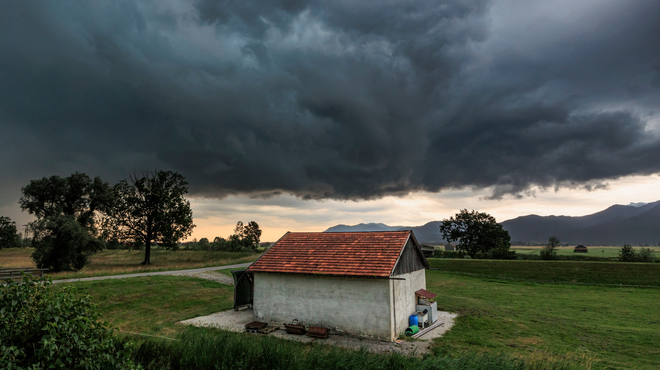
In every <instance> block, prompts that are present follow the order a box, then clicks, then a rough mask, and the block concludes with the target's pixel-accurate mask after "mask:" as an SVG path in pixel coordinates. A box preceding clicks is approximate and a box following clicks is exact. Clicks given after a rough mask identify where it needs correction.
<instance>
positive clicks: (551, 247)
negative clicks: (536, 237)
mask: <svg viewBox="0 0 660 370" xmlns="http://www.w3.org/2000/svg"><path fill="white" fill-rule="evenodd" d="M559 245H560V242H559V239H557V237H555V236H551V237H550V239H548V243H547V244H546V245H545V246H543V248H541V250H540V251H539V255H540V256H541V259H543V260H553V259H555V258H556V257H557V247H559Z"/></svg>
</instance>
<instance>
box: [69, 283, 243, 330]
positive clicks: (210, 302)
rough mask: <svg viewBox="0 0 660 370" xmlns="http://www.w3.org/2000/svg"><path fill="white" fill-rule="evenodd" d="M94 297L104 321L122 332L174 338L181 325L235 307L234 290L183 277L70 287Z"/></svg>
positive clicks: (226, 286)
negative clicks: (192, 319)
mask: <svg viewBox="0 0 660 370" xmlns="http://www.w3.org/2000/svg"><path fill="white" fill-rule="evenodd" d="M70 285H72V286H75V287H76V288H78V289H80V290H81V291H83V292H86V293H89V294H91V295H92V297H93V299H94V302H96V303H97V304H98V305H99V310H100V312H101V314H102V315H103V320H105V321H108V322H110V323H112V324H113V325H115V326H117V327H118V328H119V330H120V332H124V333H129V332H130V333H143V334H150V335H163V336H174V335H175V334H176V333H177V332H178V331H180V330H181V329H182V327H179V326H175V325H174V324H175V323H176V322H178V321H181V320H185V319H189V318H193V317H197V316H203V315H209V314H212V313H215V312H218V311H224V310H227V309H230V308H232V307H233V303H232V302H233V294H234V293H233V287H231V286H228V285H224V284H220V283H216V282H213V281H209V280H203V279H195V278H188V277H182V276H150V277H142V278H128V279H121V280H100V281H87V282H79V283H73V284H70Z"/></svg>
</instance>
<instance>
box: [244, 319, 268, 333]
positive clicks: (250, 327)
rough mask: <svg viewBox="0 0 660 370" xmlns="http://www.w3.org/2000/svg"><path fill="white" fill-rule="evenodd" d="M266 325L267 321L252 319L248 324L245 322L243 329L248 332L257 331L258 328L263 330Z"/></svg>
mask: <svg viewBox="0 0 660 370" xmlns="http://www.w3.org/2000/svg"><path fill="white" fill-rule="evenodd" d="M267 326H268V323H266V322H261V321H252V322H251V323H249V324H245V331H247V332H248V333H254V334H256V333H258V332H259V330H263V329H264V328H266V327H267Z"/></svg>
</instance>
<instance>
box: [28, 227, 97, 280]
mask: <svg viewBox="0 0 660 370" xmlns="http://www.w3.org/2000/svg"><path fill="white" fill-rule="evenodd" d="M33 229H34V231H35V234H34V238H33V240H32V247H34V249H35V251H34V253H32V259H33V260H34V261H35V262H36V264H37V267H39V268H49V269H50V270H51V271H53V272H57V271H76V270H80V269H81V268H83V267H84V266H85V264H87V259H88V257H89V256H90V255H92V254H94V253H96V252H98V251H100V250H102V249H103V243H102V242H101V241H100V240H98V239H96V238H94V237H93V236H91V235H89V232H88V230H87V229H86V228H84V227H82V226H80V224H79V223H78V222H76V220H75V219H74V218H73V217H70V216H54V217H49V218H45V219H43V220H41V221H38V222H37V223H35V224H34V227H33Z"/></svg>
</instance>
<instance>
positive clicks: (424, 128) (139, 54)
mask: <svg viewBox="0 0 660 370" xmlns="http://www.w3.org/2000/svg"><path fill="white" fill-rule="evenodd" d="M659 45H660V2H658V1H655V0H647V1H641V0H631V1H626V2H621V1H595V0H592V1H582V2H579V4H575V2H574V1H525V2H523V1H486V0H483V1H478V0H477V1H464V0H449V1H443V2H441V1H425V0H412V1H388V0H386V1H349V0H340V1H332V2H327V1H325V2H324V1H302V0H301V1H298V0H290V1H287V0H280V1H272V0H263V1H247V2H246V1H231V0H227V1H211V0H201V1H184V0H181V1H172V0H170V1H162V2H151V1H112V2H83V1H80V2H74V1H57V2H55V1H41V2H39V1H30V2H2V3H0V50H2V53H1V54H0V128H1V132H0V171H1V173H2V178H0V187H1V188H2V189H14V190H13V191H14V193H15V191H16V190H15V189H17V188H20V186H22V185H24V184H26V183H27V181H29V179H34V178H40V177H43V176H50V175H52V174H61V175H68V174H70V173H71V172H73V171H80V172H86V173H88V174H90V175H93V176H96V175H100V176H102V177H103V178H104V179H106V180H109V181H111V182H112V181H117V180H119V179H121V178H125V177H126V176H127V175H128V173H130V172H133V171H140V170H144V169H153V168H158V169H171V170H175V171H178V172H180V173H182V174H183V175H184V176H185V177H186V178H187V180H188V181H189V183H190V186H191V193H192V195H194V196H203V197H217V198H222V197H224V196H227V195H228V194H247V195H250V196H254V197H269V196H272V195H276V194H281V193H289V194H294V195H296V196H299V197H301V198H303V199H326V198H329V199H353V200H360V199H373V198H379V197H383V196H387V195H404V194H407V193H410V192H415V191H429V192H438V191H442V190H446V189H452V188H453V189H455V188H463V187H468V188H470V187H471V188H475V189H481V188H487V187H490V188H492V189H493V192H492V198H500V197H502V196H504V195H507V194H510V195H513V196H520V195H524V194H526V192H528V191H529V189H530V188H532V187H534V186H539V187H586V188H590V187H599V186H602V183H603V181H607V180H608V179H615V178H619V177H622V176H627V175H640V174H642V175H644V174H653V173H658V172H660V160H659V159H660V137H659V136H658V130H659V129H660V120H659V119H658V116H657V112H658V109H659V108H660V46H659ZM14 193H12V194H13V195H15V194H14ZM15 201H16V199H15V198H12V199H8V197H4V198H3V197H0V203H3V202H4V203H6V202H15Z"/></svg>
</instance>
